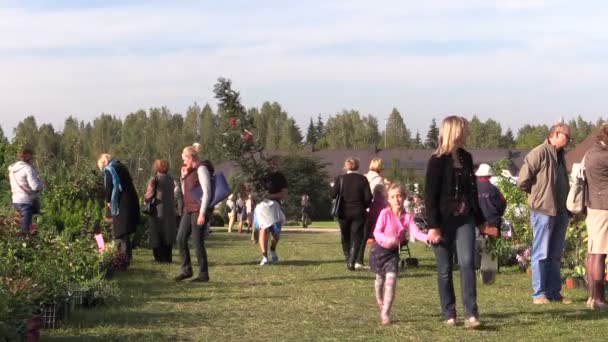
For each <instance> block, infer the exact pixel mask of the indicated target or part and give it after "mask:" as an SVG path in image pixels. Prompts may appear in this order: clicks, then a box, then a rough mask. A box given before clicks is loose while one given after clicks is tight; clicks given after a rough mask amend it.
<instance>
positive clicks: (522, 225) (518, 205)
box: [493, 159, 533, 245]
mask: <svg viewBox="0 0 608 342" xmlns="http://www.w3.org/2000/svg"><path fill="white" fill-rule="evenodd" d="M508 163H509V161H508V160H506V159H504V160H501V161H498V162H496V163H495V164H494V166H493V168H494V173H495V174H496V175H497V176H498V183H497V186H498V189H500V192H501V193H502V195H503V196H504V198H505V200H506V201H507V210H506V212H505V216H504V217H505V218H506V219H507V220H509V221H510V222H511V225H512V227H513V241H514V243H515V244H526V245H531V243H532V233H533V230H532V226H531V224H530V210H529V209H528V196H527V194H526V193H525V192H523V191H522V190H521V189H519V188H518V187H517V185H516V184H515V181H514V180H513V179H510V178H508V177H505V176H504V175H503V174H502V170H504V169H506V167H507V164H508Z"/></svg>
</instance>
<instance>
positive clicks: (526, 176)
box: [517, 122, 572, 304]
mask: <svg viewBox="0 0 608 342" xmlns="http://www.w3.org/2000/svg"><path fill="white" fill-rule="evenodd" d="M569 142H570V127H569V126H568V125H566V124H565V123H561V122H560V123H557V124H555V125H553V127H551V130H550V131H549V137H547V139H546V140H545V141H544V142H543V143H542V144H540V145H539V146H537V147H535V148H534V149H533V150H532V151H530V152H529V153H528V155H526V158H525V160H524V164H523V165H522V167H521V170H520V171H519V177H518V178H517V185H518V186H519V187H520V188H521V189H522V190H523V191H525V192H526V193H527V194H528V206H529V207H530V221H531V223H532V227H533V242H532V262H531V264H532V288H533V294H532V302H533V303H534V304H547V303H549V302H561V303H564V304H570V303H572V301H571V300H569V299H565V298H564V297H563V296H562V294H561V289H562V279H561V274H560V266H561V260H562V253H563V251H564V241H565V239H566V228H567V227H568V211H567V209H566V198H567V196H568V189H569V187H570V186H569V179H568V171H567V169H566V159H565V157H564V156H565V151H564V148H565V147H566V146H567V145H568V143H569Z"/></svg>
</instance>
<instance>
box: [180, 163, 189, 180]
mask: <svg viewBox="0 0 608 342" xmlns="http://www.w3.org/2000/svg"><path fill="white" fill-rule="evenodd" d="M181 174H182V178H184V177H186V175H187V174H188V168H187V167H186V166H182V169H181Z"/></svg>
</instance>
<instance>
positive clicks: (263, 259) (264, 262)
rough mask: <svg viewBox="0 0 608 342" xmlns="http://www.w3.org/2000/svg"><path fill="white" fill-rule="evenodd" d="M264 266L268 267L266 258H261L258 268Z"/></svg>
mask: <svg viewBox="0 0 608 342" xmlns="http://www.w3.org/2000/svg"><path fill="white" fill-rule="evenodd" d="M264 265H268V258H267V257H263V258H262V261H260V266H264Z"/></svg>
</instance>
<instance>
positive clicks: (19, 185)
mask: <svg viewBox="0 0 608 342" xmlns="http://www.w3.org/2000/svg"><path fill="white" fill-rule="evenodd" d="M8 178H9V180H10V182H11V192H12V193H13V203H26V204H29V203H32V201H34V199H36V198H37V197H38V193H39V192H40V191H42V188H43V187H44V185H43V184H42V181H41V180H40V178H38V173H36V170H35V169H34V167H33V166H32V165H30V164H28V163H26V162H23V161H18V162H16V163H14V164H12V165H11V166H9V167H8Z"/></svg>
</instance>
